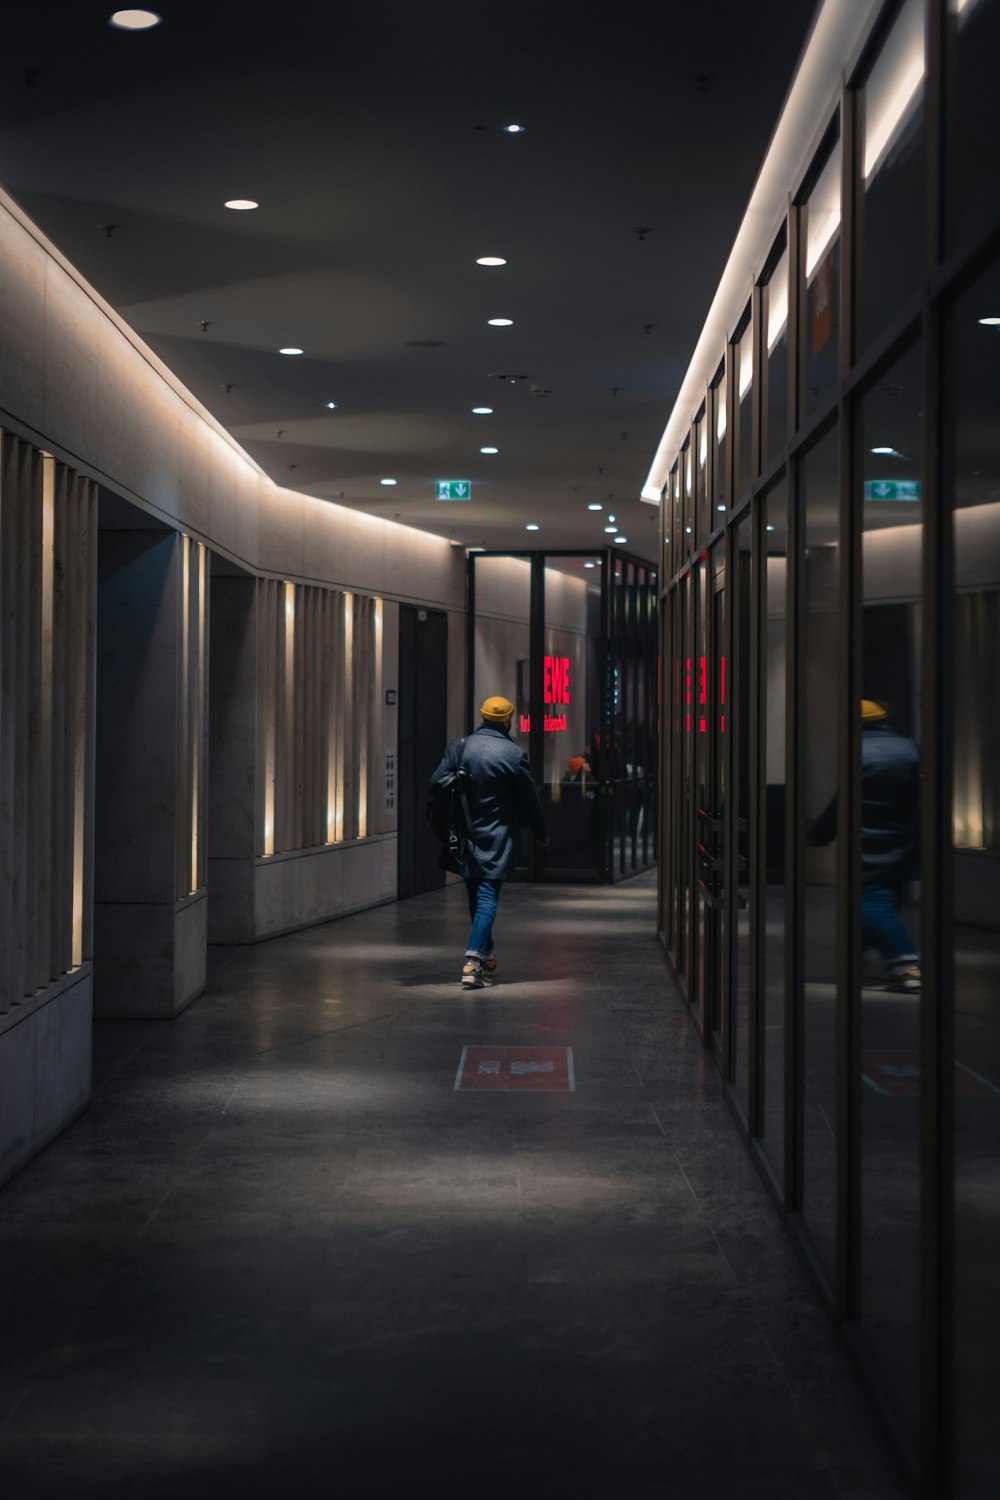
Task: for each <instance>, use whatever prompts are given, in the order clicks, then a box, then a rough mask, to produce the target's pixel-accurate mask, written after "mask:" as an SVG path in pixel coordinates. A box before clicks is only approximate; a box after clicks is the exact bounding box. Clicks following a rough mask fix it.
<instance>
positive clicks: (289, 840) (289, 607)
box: [278, 582, 296, 849]
mask: <svg viewBox="0 0 1000 1500" xmlns="http://www.w3.org/2000/svg"><path fill="white" fill-rule="evenodd" d="M283 594H284V601H285V602H284V616H285V635H284V645H283V649H284V662H285V675H284V687H285V693H284V700H283V702H282V715H281V741H280V743H281V756H280V759H279V761H278V766H279V776H278V790H279V795H280V806H281V815H282V824H283V831H282V842H281V847H282V848H283V849H294V848H295V797H296V786H295V606H296V596H295V584H294V583H287V582H286V583H285V585H284V588H283Z"/></svg>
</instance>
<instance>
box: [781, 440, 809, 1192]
mask: <svg viewBox="0 0 1000 1500" xmlns="http://www.w3.org/2000/svg"><path fill="white" fill-rule="evenodd" d="M800 473H801V464H800V463H799V462H797V461H791V462H790V463H789V467H788V470H787V472H786V476H785V507H786V510H785V513H786V516H787V526H788V530H787V537H788V541H787V548H786V564H785V566H786V573H785V579H786V582H785V591H786V607H785V619H786V622H787V626H790V627H791V628H790V629H788V628H786V635H785V887H784V890H785V950H784V978H785V1073H784V1078H785V1122H784V1123H785V1158H784V1186H785V1204H786V1206H787V1209H788V1211H789V1212H794V1213H801V1212H802V1210H803V1203H804V1188H805V1016H804V1013H803V1007H804V988H803V975H804V966H805V902H804V900H803V895H802V891H801V888H800V883H801V877H802V870H803V847H802V843H803V839H802V818H801V816H800V813H801V800H802V799H801V791H800V789H801V786H802V784H803V782H804V779H805V778H804V774H803V773H804V766H803V757H804V755H805V749H806V747H805V743H804V738H805V737H804V735H803V733H802V718H803V710H804V706H805V702H806V653H805V651H804V650H803V649H802V647H803V643H804V641H805V630H806V599H805V586H804V585H805V569H804V558H805V551H804V541H805V526H804V525H803V518H802V507H801V503H800V495H799V490H800V484H799V477H800Z"/></svg>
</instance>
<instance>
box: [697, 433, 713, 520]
mask: <svg viewBox="0 0 1000 1500" xmlns="http://www.w3.org/2000/svg"><path fill="white" fill-rule="evenodd" d="M694 440H695V452H696V453H697V455H698V466H697V470H696V476H695V486H696V492H697V493H696V514H697V527H696V531H695V536H696V538H697V541H698V545H699V546H701V545H702V543H704V542H705V541H706V539H707V537H708V533H709V531H710V530H711V525H712V523H711V516H710V513H709V508H708V506H709V496H708V418H707V416H703V417H701V418H699V420H698V421H697V422H696V423H695V427H694Z"/></svg>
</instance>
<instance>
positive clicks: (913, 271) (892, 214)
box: [861, 0, 925, 344]
mask: <svg viewBox="0 0 1000 1500" xmlns="http://www.w3.org/2000/svg"><path fill="white" fill-rule="evenodd" d="M863 114H864V126H863V132H862V140H863V145H862V177H863V189H864V202H863V209H862V215H861V222H862V230H863V239H862V257H861V261H862V263H861V284H862V316H861V329H862V339H863V342H864V343H865V344H868V343H870V342H871V340H872V338H873V336H874V335H875V334H877V333H879V332H880V330H881V329H883V328H884V327H885V325H886V324H887V323H888V322H889V321H890V320H891V319H892V317H893V316H894V315H895V314H896V313H897V312H898V311H899V309H900V308H901V307H902V305H903V303H904V302H905V301H906V300H907V298H908V297H910V296H912V295H913V293H914V292H915V291H916V289H917V287H918V286H919V284H920V282H921V280H922V278H923V274H924V258H925V249H924V246H925V236H924V149H925V148H924V0H905V4H904V5H903V8H902V10H901V11H900V13H899V16H898V18H897V20H896V23H895V25H894V26H893V28H892V30H891V32H890V33H889V36H888V38H887V39H886V42H885V45H884V46H883V48H882V50H881V52H880V53H879V56H878V58H877V59H876V62H875V65H874V67H873V68H872V71H871V74H870V76H869V78H868V82H867V83H866V85H865V88H864V110H863Z"/></svg>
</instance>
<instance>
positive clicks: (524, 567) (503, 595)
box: [471, 557, 531, 863]
mask: <svg viewBox="0 0 1000 1500" xmlns="http://www.w3.org/2000/svg"><path fill="white" fill-rule="evenodd" d="M475 569H476V631H475V667H474V678H473V688H474V691H473V700H472V702H473V719H474V722H473V724H472V726H471V727H472V728H473V729H474V728H475V727H476V725H477V724H478V723H479V718H478V710H479V705H480V704H481V703H482V702H483V700H484V699H486V698H490V697H493V696H494V695H496V694H499V695H501V696H502V697H504V698H507V699H509V700H510V702H511V703H513V705H514V722H513V723H512V725H511V732H510V733H511V739H512V740H514V742H515V743H516V744H520V745H521V747H522V748H523V749H524V751H525V753H528V725H529V723H530V719H531V562H530V560H529V559H528V558H526V557H477V558H476V561H475ZM522 847H523V846H522ZM518 862H519V863H520V862H521V861H520V860H519V861H518Z"/></svg>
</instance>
